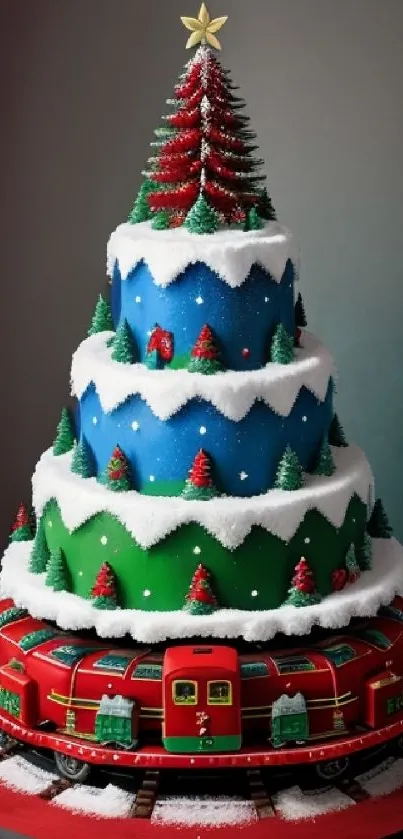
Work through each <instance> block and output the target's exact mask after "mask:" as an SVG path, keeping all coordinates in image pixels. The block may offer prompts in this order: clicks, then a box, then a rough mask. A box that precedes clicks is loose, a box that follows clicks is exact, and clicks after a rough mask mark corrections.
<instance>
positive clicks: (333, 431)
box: [329, 414, 348, 448]
mask: <svg viewBox="0 0 403 839" xmlns="http://www.w3.org/2000/svg"><path fill="white" fill-rule="evenodd" d="M329 443H330V445H331V446H336V447H338V448H341V447H344V446H348V443H347V440H346V435H345V433H344V430H343V426H342V425H341V423H340V420H339V418H338V416H337V414H334V416H333V419H332V421H331V423H330V428H329Z"/></svg>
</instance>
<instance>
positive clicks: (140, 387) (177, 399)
mask: <svg viewBox="0 0 403 839" xmlns="http://www.w3.org/2000/svg"><path fill="white" fill-rule="evenodd" d="M112 335H113V333H112V332H101V333H98V334H97V335H92V336H91V337H90V338H86V340H85V341H83V342H82V344H80V346H79V348H78V349H77V350H76V352H75V353H74V355H73V361H72V367H71V386H72V394H73V396H77V397H78V398H80V397H81V396H82V395H83V394H84V392H85V391H86V389H87V387H88V385H90V384H91V382H93V383H94V385H95V389H96V391H97V394H98V396H99V399H100V402H101V406H102V408H103V410H104V411H105V412H106V413H109V412H110V411H113V410H114V409H115V408H117V407H118V405H120V404H121V403H122V402H124V401H125V400H126V399H127V398H128V397H129V396H133V395H135V394H139V395H140V396H141V398H142V399H144V401H145V402H147V405H148V406H149V407H150V409H151V411H152V412H153V414H155V416H157V417H159V419H161V420H166V419H168V418H169V417H171V416H172V415H173V414H176V413H177V411H179V410H180V408H182V407H183V405H186V403H187V402H189V400H190V399H196V398H200V399H204V400H205V401H206V402H210V403H211V404H212V405H214V407H215V408H217V410H218V411H220V412H221V413H222V414H224V416H226V417H227V418H228V419H230V420H234V421H235V422H237V421H239V420H241V419H243V417H244V416H245V415H246V414H247V413H248V411H250V409H251V408H252V405H253V404H254V402H256V401H257V400H261V401H263V402H265V403H266V404H267V405H269V407H270V408H272V409H273V411H275V412H276V413H277V414H280V415H281V416H284V417H286V416H288V414H289V413H290V411H291V409H292V407H293V405H294V402H295V400H296V399H297V397H298V394H299V392H300V390H301V388H302V387H306V388H307V389H308V390H309V391H311V393H313V394H314V395H315V396H316V397H317V399H319V400H320V401H321V402H323V400H324V399H325V397H326V393H327V389H328V386H329V380H330V378H331V377H332V376H334V373H335V369H334V362H333V359H332V356H331V355H330V353H329V352H328V351H327V350H326V349H325V347H324V346H323V345H322V344H321V343H320V342H319V341H318V339H317V338H315V337H314V336H313V335H310V333H309V332H305V333H304V335H303V338H302V342H303V348H301V349H297V350H296V359H295V361H293V362H292V363H291V364H273V363H270V364H268V365H267V366H266V367H263V368H262V369H261V370H252V371H247V372H243V371H242V372H238V371H233V370H228V371H226V372H223V373H216V375H214V376H204V375H203V374H202V373H189V372H188V371H187V370H169V369H166V370H149V369H148V368H147V367H145V366H144V365H143V364H132V365H129V364H119V362H117V361H113V359H112V358H111V353H112V349H111V348H110V347H108V346H107V343H108V340H109V339H110V338H111V336H112Z"/></svg>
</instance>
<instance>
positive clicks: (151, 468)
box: [80, 382, 332, 496]
mask: <svg viewBox="0 0 403 839" xmlns="http://www.w3.org/2000/svg"><path fill="white" fill-rule="evenodd" d="M331 419H332V383H331V382H330V383H329V387H328V391H327V394H326V398H325V400H324V401H323V402H319V401H318V399H317V398H316V397H315V396H314V395H313V394H312V393H311V392H310V391H309V390H307V389H306V388H302V389H301V391H300V392H299V395H298V397H297V399H296V401H295V403H294V406H293V408H292V410H291V412H290V414H289V415H288V416H286V417H284V416H279V415H278V414H276V413H275V412H274V411H273V410H272V409H271V408H270V407H269V406H268V405H266V404H264V403H263V402H255V403H254V404H253V406H252V408H251V409H250V411H249V412H248V413H247V414H246V416H245V417H244V418H243V419H241V420H240V421H238V422H234V421H233V420H231V419H228V418H227V417H226V416H224V415H223V414H222V413H220V411H218V410H217V409H216V408H215V407H214V406H213V405H211V404H210V403H209V402H206V401H204V400H200V399H197V400H196V399H192V400H191V401H189V402H188V403H187V404H186V405H185V406H184V407H183V408H182V409H181V410H179V411H178V412H177V413H175V414H174V415H173V416H172V417H170V418H169V419H167V420H161V419H159V418H158V417H157V416H155V415H154V414H153V412H152V411H151V409H150V408H149V406H148V405H147V403H146V402H145V401H144V400H143V399H142V398H141V397H140V396H139V395H135V396H131V397H129V398H128V399H127V400H126V401H125V402H124V403H123V404H121V405H119V406H118V407H117V408H116V409H115V410H113V411H111V412H110V413H105V411H104V410H103V409H102V407H101V403H100V399H99V396H98V394H97V392H96V390H95V388H94V386H93V385H91V386H90V387H89V388H88V389H87V391H86V392H85V394H84V395H83V397H82V398H81V400H80V425H81V433H82V434H83V435H84V436H85V438H86V440H87V442H88V443H89V445H90V446H91V449H92V450H93V452H94V455H95V459H96V463H97V470H98V473H102V472H103V470H104V469H105V468H106V466H107V463H108V460H109V459H110V456H111V453H112V451H113V449H114V448H115V446H116V445H119V446H120V447H121V449H122V450H123V452H124V453H125V455H126V457H127V458H128V459H129V461H130V464H131V467H132V474H133V479H134V486H135V488H136V489H137V490H138V491H140V492H143V493H146V494H152V495H178V494H179V493H180V492H181V490H182V489H183V486H184V481H185V479H186V477H187V474H188V471H189V469H190V467H191V465H192V461H193V459H194V457H195V454H196V453H197V451H198V450H199V449H200V448H203V449H205V450H206V451H207V452H208V453H209V454H210V455H211V457H212V458H213V462H214V481H215V484H216V486H217V488H218V489H219V491H220V492H223V493H225V494H226V495H235V496H253V495H258V494H260V493H264V492H267V490H268V489H270V488H271V487H272V486H273V482H274V479H275V475H276V470H277V466H278V462H279V459H280V457H281V455H282V454H283V452H284V449H285V447H286V446H287V444H289V445H290V446H291V448H292V449H293V450H294V451H295V452H296V453H297V455H298V457H299V459H300V462H301V464H302V466H303V467H304V469H307V470H309V469H310V468H311V467H312V466H313V464H314V460H315V457H316V455H317V452H318V449H319V447H320V444H321V442H322V440H323V437H324V436H325V435H326V434H327V432H328V428H329V425H330V422H331Z"/></svg>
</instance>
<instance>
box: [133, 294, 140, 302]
mask: <svg viewBox="0 0 403 839" xmlns="http://www.w3.org/2000/svg"><path fill="white" fill-rule="evenodd" d="M134 300H135V302H136V303H141V297H140V296H139V295H137V297H135V298H134Z"/></svg>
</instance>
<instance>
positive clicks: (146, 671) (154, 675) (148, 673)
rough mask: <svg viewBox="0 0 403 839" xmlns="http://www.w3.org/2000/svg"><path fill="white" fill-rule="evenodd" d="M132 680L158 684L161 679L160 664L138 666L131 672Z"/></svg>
mask: <svg viewBox="0 0 403 839" xmlns="http://www.w3.org/2000/svg"><path fill="white" fill-rule="evenodd" d="M132 679H149V680H150V681H156V682H158V681H160V680H161V679H162V664H151V663H148V664H147V663H144V664H138V665H137V667H135V668H134V670H133V673H132Z"/></svg>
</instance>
